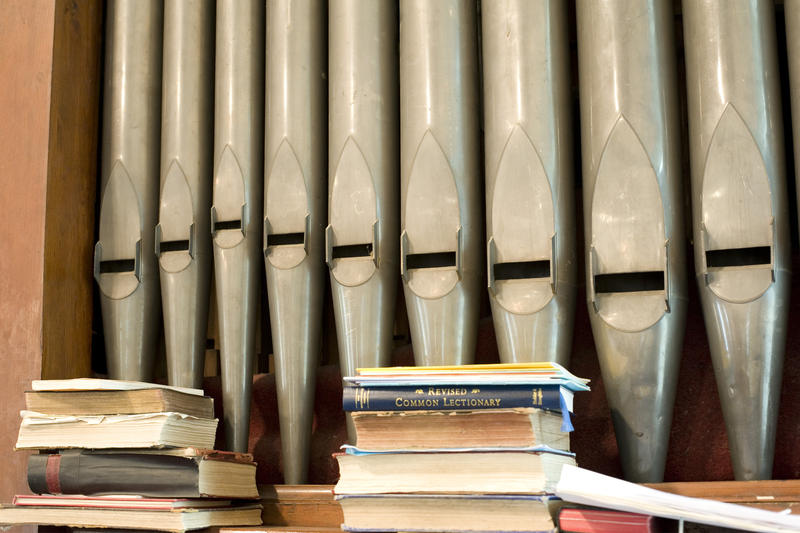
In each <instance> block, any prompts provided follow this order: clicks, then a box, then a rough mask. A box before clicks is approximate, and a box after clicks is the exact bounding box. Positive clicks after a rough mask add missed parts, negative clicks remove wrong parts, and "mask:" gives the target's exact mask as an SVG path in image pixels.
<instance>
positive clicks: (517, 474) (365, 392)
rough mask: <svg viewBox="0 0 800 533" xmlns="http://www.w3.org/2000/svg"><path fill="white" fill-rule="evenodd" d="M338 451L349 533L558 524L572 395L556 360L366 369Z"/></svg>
mask: <svg viewBox="0 0 800 533" xmlns="http://www.w3.org/2000/svg"><path fill="white" fill-rule="evenodd" d="M345 385H346V386H345V388H344V394H343V403H344V410H345V411H349V412H350V415H351V417H352V420H353V426H354V427H355V431H356V443H355V444H356V446H349V445H348V446H344V447H343V449H344V451H343V453H339V454H337V455H336V459H337V460H338V463H339V474H340V479H339V482H338V483H337V484H336V487H335V489H334V492H335V493H336V499H337V500H338V501H339V502H340V504H341V506H342V511H343V513H344V524H343V525H342V528H343V529H345V530H347V531H441V532H446V531H493V532H506V531H507V532H510V531H515V532H530V531H537V532H538V531H554V530H555V525H554V522H553V515H554V514H555V513H556V512H557V510H558V507H559V506H560V504H561V501H560V500H559V499H558V498H556V497H555V496H554V495H553V492H554V490H555V486H556V484H557V483H558V480H559V476H560V471H561V468H562V466H563V465H567V464H569V465H574V464H575V458H574V454H572V453H570V451H569V432H570V431H571V430H572V424H571V421H570V412H571V411H572V403H573V402H572V400H573V394H574V393H575V392H577V391H585V390H589V387H588V385H587V380H584V379H580V378H577V377H575V376H573V375H572V374H570V373H569V372H567V371H566V370H565V369H564V368H563V367H561V366H559V365H557V364H555V363H515V364H499V365H467V366H453V367H395V368H369V369H359V370H358V371H357V375H356V376H351V377H346V378H345Z"/></svg>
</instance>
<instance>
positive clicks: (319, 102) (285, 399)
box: [264, 0, 327, 484]
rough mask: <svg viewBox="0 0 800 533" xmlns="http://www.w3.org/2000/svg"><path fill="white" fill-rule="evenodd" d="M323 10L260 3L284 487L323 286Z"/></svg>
mask: <svg viewBox="0 0 800 533" xmlns="http://www.w3.org/2000/svg"><path fill="white" fill-rule="evenodd" d="M325 13H326V10H325V3H324V2H323V1H322V0H268V1H267V44H266V46H267V76H266V80H267V82H266V83H267V104H266V126H267V129H266V147H265V165H266V183H265V188H264V258H265V264H266V273H267V292H268V295H269V311H270V322H271V326H272V343H273V351H274V355H275V375H276V383H277V391H278V412H279V419H280V427H281V449H282V451H283V475H284V480H285V482H286V483H290V484H296V483H302V482H304V481H305V479H306V476H307V470H308V457H309V450H310V440H311V421H312V417H313V408H314V386H315V375H316V366H317V362H318V356H319V350H320V335H321V322H322V301H323V291H324V283H325V270H324V268H325V264H324V258H325V231H324V228H325V225H326V221H327V215H326V212H325V207H326V206H325V203H326V199H327V179H326V178H327V176H326V173H325V168H326V167H325V163H326V158H325V156H326V152H325V151H326V146H327V145H326V131H327V128H326V121H325V118H326V114H327V109H326V92H325V91H326V85H325V68H326V62H325V50H326V47H325V35H326V32H325V22H326V16H325Z"/></svg>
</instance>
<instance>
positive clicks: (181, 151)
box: [155, 0, 215, 388]
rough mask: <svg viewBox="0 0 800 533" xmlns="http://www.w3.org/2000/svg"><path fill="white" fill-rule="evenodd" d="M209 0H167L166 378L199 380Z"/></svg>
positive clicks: (208, 142)
mask: <svg viewBox="0 0 800 533" xmlns="http://www.w3.org/2000/svg"><path fill="white" fill-rule="evenodd" d="M214 10H215V8H214V2H213V0H167V1H166V3H165V4H164V68H163V88H162V104H161V109H162V113H161V195H160V197H159V217H158V221H159V223H158V226H157V227H156V237H155V239H156V245H155V248H156V256H157V257H158V262H159V266H160V272H161V301H162V309H163V315H164V337H165V340H166V347H167V373H168V377H169V383H170V385H177V386H181V387H199V388H202V385H203V366H204V362H205V348H206V346H205V343H206V328H207V326H208V304H209V290H210V285H211V265H212V261H213V255H212V251H211V226H210V219H209V213H210V211H211V180H212V166H211V165H212V157H213V131H214V111H213V110H214V101H213V89H214V85H213V83H214V80H213V73H214Z"/></svg>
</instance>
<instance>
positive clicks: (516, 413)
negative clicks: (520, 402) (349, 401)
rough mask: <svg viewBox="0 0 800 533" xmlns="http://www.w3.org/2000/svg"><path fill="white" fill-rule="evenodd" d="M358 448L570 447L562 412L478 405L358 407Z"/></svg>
mask: <svg viewBox="0 0 800 533" xmlns="http://www.w3.org/2000/svg"><path fill="white" fill-rule="evenodd" d="M352 417H353V426H354V427H355V431H356V443H357V444H358V447H359V448H362V449H369V450H396V449H406V450H418V449H423V450H424V449H429V448H479V447H507V448H524V447H533V446H538V445H547V446H550V447H552V448H556V449H560V450H569V433H568V432H563V431H561V414H560V413H555V412H552V411H544V410H542V409H493V410H478V411H400V412H391V411H390V412H372V411H367V412H355V413H353V414H352Z"/></svg>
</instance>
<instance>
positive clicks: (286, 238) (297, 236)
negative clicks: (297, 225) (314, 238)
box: [267, 233, 305, 246]
mask: <svg viewBox="0 0 800 533" xmlns="http://www.w3.org/2000/svg"><path fill="white" fill-rule="evenodd" d="M304 242H305V233H270V234H269V235H267V246H290V245H293V244H303V243H304Z"/></svg>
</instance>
